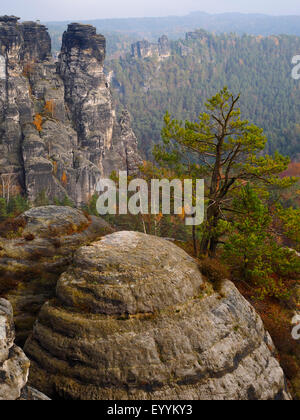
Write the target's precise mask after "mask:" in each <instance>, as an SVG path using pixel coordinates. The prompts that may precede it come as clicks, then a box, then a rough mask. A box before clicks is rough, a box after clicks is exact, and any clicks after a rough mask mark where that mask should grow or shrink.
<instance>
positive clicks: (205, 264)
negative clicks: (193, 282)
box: [199, 257, 230, 291]
mask: <svg viewBox="0 0 300 420" xmlns="http://www.w3.org/2000/svg"><path fill="white" fill-rule="evenodd" d="M199 269H200V271H201V273H202V274H203V275H204V276H206V277H207V278H208V280H210V281H211V282H212V283H213V287H214V289H215V290H216V291H220V289H221V285H222V282H223V281H224V280H226V279H230V273H229V271H228V269H227V267H225V266H224V265H223V264H222V263H221V262H220V261H219V260H218V259H217V258H210V257H204V258H203V259H202V260H201V261H200V263H199Z"/></svg>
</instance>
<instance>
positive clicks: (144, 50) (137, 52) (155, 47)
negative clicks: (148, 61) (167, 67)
mask: <svg viewBox="0 0 300 420" xmlns="http://www.w3.org/2000/svg"><path fill="white" fill-rule="evenodd" d="M131 55H132V57H135V58H147V57H153V56H157V57H159V58H161V59H163V58H167V57H170V55H171V46H170V42H169V39H168V37H167V36H166V35H163V36H162V37H160V38H159V39H158V43H157V44H154V43H151V42H149V41H138V42H135V43H134V44H132V45H131Z"/></svg>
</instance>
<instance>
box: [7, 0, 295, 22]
mask: <svg viewBox="0 0 300 420" xmlns="http://www.w3.org/2000/svg"><path fill="white" fill-rule="evenodd" d="M191 11H205V12H210V13H221V12H243V13H267V14H274V15H279V14H285V15H287V14H292V15H296V14H297V15H300V1H299V0H285V1H283V0H51V1H49V0H44V1H41V0H0V14H1V15H4V14H14V15H17V16H20V17H22V19H40V20H43V21H51V20H75V19H81V20H83V19H96V18H100V19H101V18H120V17H144V16H167V15H184V14H187V13H189V12H191Z"/></svg>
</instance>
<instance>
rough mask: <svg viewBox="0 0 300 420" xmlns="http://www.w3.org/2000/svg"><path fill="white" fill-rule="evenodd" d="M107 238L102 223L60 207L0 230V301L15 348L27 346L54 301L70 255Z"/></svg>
mask: <svg viewBox="0 0 300 420" xmlns="http://www.w3.org/2000/svg"><path fill="white" fill-rule="evenodd" d="M111 232H113V229H112V228H111V227H110V226H109V225H107V224H106V223H105V222H104V221H103V220H102V219H100V218H98V217H90V216H86V215H85V214H84V213H82V212H81V211H79V210H77V209H74V208H71V207H60V206H45V207H37V208H32V209H30V210H28V211H26V212H25V213H23V214H22V215H21V216H19V217H18V218H17V219H15V220H13V221H10V222H8V223H6V224H4V225H2V231H1V232H0V297H3V298H6V299H7V300H9V301H10V302H11V303H12V305H13V309H14V316H15V324H16V333H17V342H18V343H21V344H22V343H24V342H25V340H26V338H27V337H28V334H29V333H31V331H32V326H33V323H34V321H35V320H36V317H37V314H38V312H39V310H40V309H41V307H42V305H43V304H44V303H45V302H46V301H47V300H48V299H51V298H52V297H53V296H54V294H55V287H56V283H57V280H58V278H59V276H60V275H61V274H62V273H63V272H64V271H65V270H66V268H67V267H68V265H69V263H70V262H71V261H72V257H73V254H74V252H75V251H76V250H77V249H78V248H79V247H80V246H82V245H85V244H88V243H90V242H91V241H93V240H96V239H99V238H100V237H101V236H104V235H106V234H108V233H111Z"/></svg>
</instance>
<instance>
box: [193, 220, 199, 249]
mask: <svg viewBox="0 0 300 420" xmlns="http://www.w3.org/2000/svg"><path fill="white" fill-rule="evenodd" d="M193 245H194V254H195V257H197V256H198V254H197V252H198V250H197V235H196V226H195V225H193Z"/></svg>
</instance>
